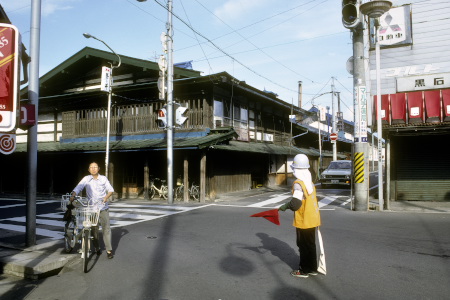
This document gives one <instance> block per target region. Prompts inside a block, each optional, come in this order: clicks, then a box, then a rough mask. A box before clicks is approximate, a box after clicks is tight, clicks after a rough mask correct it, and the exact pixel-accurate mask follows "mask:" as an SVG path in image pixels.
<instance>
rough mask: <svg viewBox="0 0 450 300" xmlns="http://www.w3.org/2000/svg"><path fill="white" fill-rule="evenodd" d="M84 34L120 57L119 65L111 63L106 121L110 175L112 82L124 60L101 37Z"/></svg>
mask: <svg viewBox="0 0 450 300" xmlns="http://www.w3.org/2000/svg"><path fill="white" fill-rule="evenodd" d="M83 36H84V37H85V38H87V39H89V38H93V39H95V40H97V41H99V42H102V43H103V44H104V45H105V46H106V47H108V49H109V50H111V52H112V53H114V54H115V55H116V56H117V57H118V58H119V63H118V64H117V66H114V65H113V63H110V64H111V74H110V76H109V92H108V115H107V121H106V156H105V176H106V177H108V169H109V136H110V131H111V124H110V123H111V96H112V83H113V79H112V78H113V70H114V68H118V67H120V64H121V63H122V60H121V59H120V56H119V55H118V54H117V53H116V52H114V50H113V49H112V48H111V47H110V46H109V45H108V44H107V43H105V42H104V41H102V40H101V39H99V38H97V37H95V36H93V35H91V34H89V33H83Z"/></svg>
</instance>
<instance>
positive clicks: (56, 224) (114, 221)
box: [0, 201, 212, 239]
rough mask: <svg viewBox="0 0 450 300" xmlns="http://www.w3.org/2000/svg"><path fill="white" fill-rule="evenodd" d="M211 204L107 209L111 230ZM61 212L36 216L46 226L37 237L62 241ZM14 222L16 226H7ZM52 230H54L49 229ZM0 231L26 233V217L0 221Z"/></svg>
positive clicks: (122, 205) (117, 205)
mask: <svg viewBox="0 0 450 300" xmlns="http://www.w3.org/2000/svg"><path fill="white" fill-rule="evenodd" d="M49 202H58V201H42V202H41V203H40V204H43V203H49ZM23 205H25V204H17V205H8V207H15V206H23ZM210 205H212V204H207V205H201V206H167V205H151V204H127V203H111V204H110V207H109V210H110V212H109V216H110V224H111V228H115V227H122V226H128V225H132V224H137V223H141V222H145V221H149V220H154V219H158V218H163V217H166V216H170V215H175V214H179V213H183V212H187V211H191V210H195V209H199V208H203V207H207V206H210ZM63 215H64V213H63V212H56V213H47V214H40V215H37V216H36V224H37V225H38V226H46V227H47V228H45V229H44V228H39V227H37V228H36V234H37V235H38V236H45V237H47V238H52V239H62V238H63V237H64V221H63ZM10 222H15V223H17V224H8V223H10ZM49 228H54V229H49ZM0 229H5V230H9V231H15V232H21V233H24V232H26V217H25V216H22V217H13V218H6V219H2V220H0Z"/></svg>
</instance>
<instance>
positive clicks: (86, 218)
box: [76, 206, 100, 227]
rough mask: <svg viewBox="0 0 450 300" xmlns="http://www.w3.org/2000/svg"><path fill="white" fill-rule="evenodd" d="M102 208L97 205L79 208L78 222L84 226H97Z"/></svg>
mask: <svg viewBox="0 0 450 300" xmlns="http://www.w3.org/2000/svg"><path fill="white" fill-rule="evenodd" d="M99 216H100V209H99V208H98V207H95V206H86V207H79V208H77V215H76V218H77V224H80V225H83V227H91V226H97V224H98V218H99Z"/></svg>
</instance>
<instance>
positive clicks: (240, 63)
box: [155, 0, 297, 93]
mask: <svg viewBox="0 0 450 300" xmlns="http://www.w3.org/2000/svg"><path fill="white" fill-rule="evenodd" d="M155 2H156V3H157V4H158V5H160V6H161V7H163V8H164V9H165V10H167V11H169V10H168V8H167V7H165V6H164V5H163V4H161V3H160V2H159V1H158V0H155ZM172 15H173V16H174V17H175V18H177V19H178V20H179V21H180V22H181V23H183V24H184V25H186V26H187V27H188V28H189V29H191V30H192V31H193V32H194V33H196V34H197V35H199V36H201V37H202V38H203V39H205V40H206V41H208V42H209V43H210V44H211V45H213V46H214V48H216V49H217V50H219V51H220V52H222V53H223V54H225V55H226V56H228V57H229V58H231V59H233V60H234V61H235V62H237V63H238V64H239V65H241V66H242V67H244V68H245V69H247V70H249V71H250V72H252V73H253V74H255V75H257V76H259V77H261V78H263V79H265V80H267V81H268V82H270V83H272V84H274V85H276V86H278V87H281V88H283V89H285V90H288V91H292V92H296V93H297V91H296V90H293V89H290V88H288V87H285V86H283V85H281V84H279V83H276V82H274V81H273V80H271V79H269V78H267V77H266V76H264V75H261V74H259V73H258V72H256V71H255V70H253V69H251V68H250V67H248V66H246V65H245V64H243V63H242V62H240V61H239V60H237V59H236V58H234V57H233V56H231V55H230V54H228V53H227V52H225V50H223V49H222V48H220V47H219V46H217V45H216V44H215V43H214V42H213V41H212V40H210V39H209V38H207V37H206V36H204V35H203V34H201V33H200V32H199V31H197V30H196V29H194V28H193V27H192V26H190V25H189V24H187V23H186V21H184V20H183V19H182V18H180V17H179V16H178V15H177V14H175V13H174V12H173V11H172Z"/></svg>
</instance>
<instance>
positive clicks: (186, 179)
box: [183, 155, 189, 202]
mask: <svg viewBox="0 0 450 300" xmlns="http://www.w3.org/2000/svg"><path fill="white" fill-rule="evenodd" d="M183 185H184V190H183V200H184V202H189V161H188V158H187V155H185V156H184V161H183Z"/></svg>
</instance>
